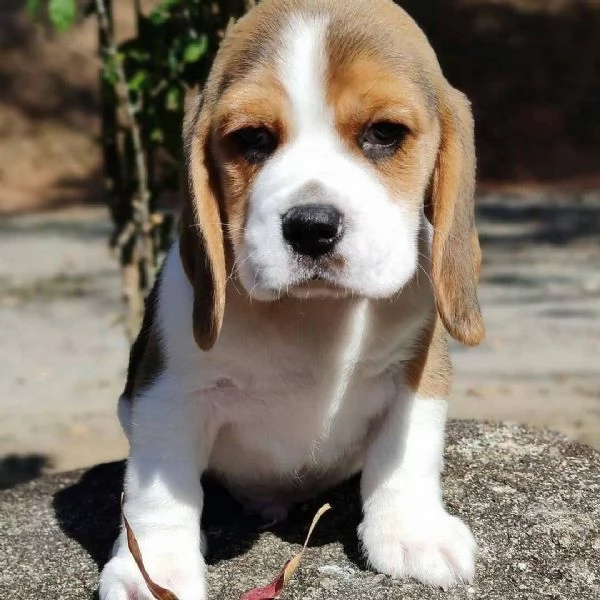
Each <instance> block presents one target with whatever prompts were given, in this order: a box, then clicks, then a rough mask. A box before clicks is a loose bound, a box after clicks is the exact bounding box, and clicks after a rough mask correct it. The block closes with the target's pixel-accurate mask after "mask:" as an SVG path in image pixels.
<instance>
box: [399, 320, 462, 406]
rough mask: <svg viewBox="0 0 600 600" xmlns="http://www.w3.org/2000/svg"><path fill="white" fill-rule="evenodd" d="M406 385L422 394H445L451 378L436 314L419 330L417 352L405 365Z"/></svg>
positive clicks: (444, 336) (441, 331) (444, 335)
mask: <svg viewBox="0 0 600 600" xmlns="http://www.w3.org/2000/svg"><path fill="white" fill-rule="evenodd" d="M406 378H407V382H408V385H409V386H410V387H411V388H412V389H413V390H415V391H416V392H417V393H418V395H419V396H420V397H422V398H447V397H448V395H449V394H450V384H451V380H452V363H451V362H450V356H449V354H448V342H447V340H446V332H445V330H444V327H443V325H442V323H441V321H440V320H439V319H438V318H436V319H435V323H434V325H433V326H432V327H429V328H428V329H427V330H426V331H424V332H423V338H422V340H421V341H420V343H419V346H418V350H417V353H416V355H415V357H414V358H413V360H412V361H411V362H410V363H408V365H407V367H406Z"/></svg>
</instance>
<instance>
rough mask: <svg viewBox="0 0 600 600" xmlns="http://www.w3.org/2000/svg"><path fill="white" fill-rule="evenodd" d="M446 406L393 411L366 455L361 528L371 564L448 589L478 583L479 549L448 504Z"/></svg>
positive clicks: (436, 403) (428, 403)
mask: <svg viewBox="0 0 600 600" xmlns="http://www.w3.org/2000/svg"><path fill="white" fill-rule="evenodd" d="M446 410H447V402H446V400H441V399H430V398H418V397H414V398H407V399H406V401H405V402H403V403H397V404H395V405H394V407H393V409H392V410H391V411H390V413H389V415H388V417H387V419H386V422H385V424H384V425H383V427H382V429H381V432H380V433H379V436H378V438H377V439H376V440H375V442H374V443H373V444H372V445H371V447H370V448H369V450H368V452H367V456H366V459H365V465H364V470H363V476H362V482H361V488H362V490H361V491H362V497H363V503H364V507H363V510H364V520H363V522H362V524H361V525H360V527H359V536H360V538H361V541H362V543H363V546H364V549H365V553H366V557H367V559H368V561H369V563H370V565H371V566H372V567H373V568H374V569H376V570H377V571H380V572H382V573H388V574H390V575H392V576H394V577H415V578H416V579H419V580H420V581H422V582H424V583H427V584H430V585H435V586H439V587H442V588H444V589H446V588H448V587H450V586H451V585H453V584H454V583H455V582H456V581H464V582H470V581H472V579H473V576H474V571H475V564H474V557H475V549H476V544H475V541H474V539H473V536H472V534H471V532H470V531H469V529H468V527H466V526H465V525H464V523H463V522H462V521H460V520H459V519H457V518H456V517H453V516H451V515H449V514H448V513H447V512H446V510H445V508H444V506H443V503H442V495H441V490H440V472H441V470H442V457H443V450H444V425H445V422H446Z"/></svg>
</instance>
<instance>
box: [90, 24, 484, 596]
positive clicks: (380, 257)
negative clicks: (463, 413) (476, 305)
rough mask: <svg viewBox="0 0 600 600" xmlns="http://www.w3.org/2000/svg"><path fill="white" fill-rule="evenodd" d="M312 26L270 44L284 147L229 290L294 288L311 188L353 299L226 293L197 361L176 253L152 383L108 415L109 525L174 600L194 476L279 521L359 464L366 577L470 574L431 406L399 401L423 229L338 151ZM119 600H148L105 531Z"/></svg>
mask: <svg viewBox="0 0 600 600" xmlns="http://www.w3.org/2000/svg"><path fill="white" fill-rule="evenodd" d="M326 26H327V23H326V20H314V19H313V20H306V21H299V20H298V19H294V20H293V21H292V23H291V25H290V28H289V29H288V30H287V32H286V36H285V39H284V41H283V43H282V53H281V64H280V72H281V77H282V80H283V82H284V85H285V87H286V90H287V92H288V94H289V97H290V100H291V103H292V106H293V114H294V118H295V132H294V136H293V139H292V140H291V142H290V143H289V146H288V147H287V148H284V149H283V150H282V151H281V152H278V154H277V156H276V157H274V158H273V159H272V160H271V161H269V162H268V163H267V165H266V166H265V167H264V168H263V169H262V171H261V173H260V174H259V176H258V178H257V181H256V185H255V186H254V189H253V191H252V197H251V199H250V210H249V217H248V223H247V227H246V230H247V233H246V239H245V244H244V249H243V256H241V257H237V258H238V261H237V263H238V265H239V275H240V278H241V280H242V282H243V285H244V286H245V287H246V288H247V289H248V290H249V291H251V293H252V295H253V296H255V297H261V298H265V299H271V300H272V299H274V298H275V297H277V296H280V295H281V292H282V290H285V288H287V287H288V286H290V285H293V284H294V283H296V280H297V278H301V277H302V276H303V275H302V273H301V272H300V271H301V270H300V269H299V266H298V265H297V264H296V262H295V261H296V259H295V258H294V257H293V256H292V255H291V254H290V252H289V251H288V249H287V248H286V247H285V245H284V243H283V240H282V239H281V232H280V217H281V214H282V212H283V211H285V210H286V209H287V208H289V207H290V206H292V205H293V204H294V203H296V202H298V201H300V202H301V201H302V199H301V198H300V199H299V198H298V190H301V189H302V187H303V186H304V185H305V184H307V183H309V182H314V181H317V182H318V183H319V184H320V185H321V189H322V190H324V192H323V193H324V194H326V195H327V198H326V199H325V200H327V201H331V202H333V203H335V204H336V206H338V208H339V209H340V210H342V211H343V212H344V214H345V216H346V220H347V231H346V235H345V237H344V239H343V240H342V242H341V246H340V252H341V253H342V254H343V256H344V258H345V267H344V268H343V269H342V270H341V271H338V272H333V271H332V272H331V273H330V277H331V279H332V281H335V283H336V284H338V285H339V286H340V287H345V288H349V289H350V290H352V291H353V292H354V295H352V296H345V297H340V298H320V299H316V298H308V299H305V300H299V299H297V298H291V297H290V296H286V295H283V296H282V297H281V299H280V300H278V301H277V302H273V303H272V304H271V305H270V306H269V311H268V312H265V310H264V307H265V305H264V304H263V303H248V302H247V299H246V298H245V295H244V294H243V293H241V292H239V290H237V289H236V288H235V286H234V284H233V283H230V284H229V286H228V289H227V304H226V309H225V317H224V324H223V329H222V331H221V335H220V337H219V339H218V341H217V343H216V345H215V347H214V348H213V349H212V350H211V351H210V352H208V353H202V352H201V351H200V350H199V349H198V347H197V346H196V344H195V342H194V338H193V334H192V327H191V315H192V302H193V291H192V288H191V286H190V283H189V281H188V280H187V278H186V276H185V274H184V271H183V268H182V265H181V262H180V258H179V253H178V250H177V247H174V248H173V249H172V250H171V252H170V253H169V255H168V257H167V260H166V264H165V267H164V270H163V276H162V281H161V285H160V289H159V296H158V305H157V312H156V319H157V324H158V327H159V332H160V337H161V342H162V350H163V353H164V358H165V362H166V364H165V369H164V371H163V372H162V374H161V375H160V376H159V377H158V378H157V379H156V380H155V381H154V382H153V383H152V384H151V385H150V386H148V387H147V388H146V389H145V390H144V391H143V392H142V393H141V394H140V395H139V396H138V397H136V398H135V400H134V402H133V406H132V409H128V408H127V407H126V405H125V406H121V408H120V417H121V420H122V422H123V427H124V430H125V431H126V433H127V434H128V437H129V440H130V444H131V453H130V458H129V461H128V465H127V471H126V477H125V498H126V502H125V506H124V511H125V514H126V516H127V518H128V520H129V522H130V524H131V526H132V527H133V529H134V531H135V533H136V535H137V537H138V541H139V544H140V548H141V551H142V554H143V556H144V560H145V563H146V566H147V569H148V571H149V573H150V575H151V577H153V578H154V579H155V580H156V581H157V583H159V584H161V585H163V586H165V587H169V588H170V589H171V590H172V591H173V592H174V593H175V594H176V595H177V596H178V597H179V598H180V600H204V599H205V598H206V597H207V596H206V594H207V592H206V584H205V566H204V560H203V558H202V555H201V547H202V545H203V544H202V536H201V532H200V526H199V523H200V517H201V514H202V506H203V494H202V489H201V485H200V475H201V474H202V472H203V471H205V470H207V469H211V470H214V471H217V472H219V474H220V475H221V476H222V477H223V479H224V481H225V482H226V484H227V485H228V486H229V487H230V489H231V490H232V492H233V493H234V494H235V495H236V496H238V497H241V498H244V499H246V500H249V501H250V503H254V504H256V505H262V504H264V503H265V502H266V503H269V502H270V503H272V504H273V503H275V505H277V504H280V505H281V506H287V505H289V504H290V503H292V502H294V501H298V500H300V499H302V498H304V497H306V496H310V495H312V494H314V493H315V492H316V491H318V490H320V489H323V488H326V487H330V486H331V485H332V484H334V483H335V482H337V481H340V480H343V479H345V478H347V477H348V476H350V475H352V474H353V473H355V472H357V471H358V470H360V469H361V468H362V467H363V465H364V473H363V483H362V492H363V498H364V509H365V520H364V522H363V524H362V525H361V528H360V535H361V539H362V543H363V545H364V547H365V552H366V555H367V558H368V560H369V562H370V563H371V564H372V565H373V566H374V567H375V568H377V569H378V570H380V571H382V572H384V573H388V574H390V575H393V576H402V577H404V576H413V577H416V578H418V579H420V580H421V581H424V582H427V583H432V584H436V585H442V586H448V585H450V584H452V583H454V582H455V581H457V580H461V579H464V580H469V579H470V578H471V577H472V571H473V551H474V546H473V541H472V537H471V536H470V533H469V531H468V529H467V528H466V527H465V526H464V525H463V524H462V523H461V522H460V521H458V520H457V519H455V518H453V517H450V516H449V515H448V514H447V513H446V512H445V510H444V508H443V505H442V502H441V495H440V486H439V472H440V469H441V455H442V450H443V428H444V421H445V402H444V401H443V400H441V399H438V400H431V399H429V400H428V399H419V398H415V397H414V395H413V393H412V392H411V391H410V390H409V389H408V388H407V387H406V385H405V381H404V378H403V374H402V368H401V366H402V363H403V362H406V361H409V360H410V359H411V358H412V357H413V356H414V351H415V344H416V342H417V340H418V338H419V336H420V334H421V332H422V331H423V328H424V327H425V326H426V324H427V322H428V320H429V319H430V318H431V315H432V313H433V310H434V303H433V294H432V290H431V287H430V284H429V281H428V278H426V277H423V278H421V279H420V280H418V281H417V283H416V284H414V285H413V284H411V285H406V283H407V282H408V281H409V280H411V278H412V276H413V274H414V272H415V269H416V267H417V237H418V232H419V231H420V230H424V219H423V217H422V215H419V216H417V217H410V216H409V215H408V214H407V213H406V212H405V211H404V210H403V209H402V208H401V205H402V203H401V202H398V201H397V200H398V199H394V200H395V201H392V198H391V197H390V195H389V192H388V190H386V189H385V187H384V186H383V185H382V184H381V183H380V181H379V180H378V179H377V177H376V176H375V175H374V173H373V172H371V171H370V170H369V169H368V168H366V167H365V166H363V165H362V164H359V163H358V162H357V161H356V160H355V159H353V158H352V157H351V156H349V155H348V154H347V153H346V152H345V151H344V149H343V148H342V146H341V143H340V142H339V140H338V139H337V138H336V134H335V131H334V129H333V124H332V122H331V118H330V115H329V113H328V109H327V107H326V106H325V103H324V99H323V98H324V94H323V93H322V88H323V85H322V71H321V67H320V65H321V64H322V62H323V61H322V56H321V55H322V52H323V38H324V33H325V30H326ZM367 206H368V208H367ZM425 237H427V236H425ZM420 251H421V252H422V253H425V254H427V253H428V251H429V248H428V247H427V245H425V246H423V245H422V247H421V248H420ZM424 264H426V263H424ZM425 268H427V267H425ZM412 282H413V283H414V282H415V280H414V279H413V280H412ZM403 286H404V289H403V291H402V294H401V295H397V292H398V291H399V290H401V289H402V288H403ZM392 296H393V299H389V298H390V297H392ZM376 298H388V300H377V299H376ZM392 316H393V318H392ZM126 402H128V400H125V399H124V400H122V402H121V404H122V405H123V404H124V403H126ZM377 423H379V424H380V425H379V429H377V428H376V426H375V424H377ZM381 424H382V425H381ZM374 428H375V429H374ZM374 433H375V436H374V437H373V434H374ZM269 510H271V509H269ZM277 514H280V513H277ZM132 598H137V599H147V598H148V599H149V598H151V595H150V594H149V592H148V590H147V589H146V586H145V584H144V582H143V581H142V579H141V577H140V575H139V572H138V569H137V567H136V565H135V564H134V562H133V559H132V558H131V556H130V555H129V553H128V550H127V545H126V541H125V538H124V536H123V534H121V536H120V537H119V539H118V540H117V542H116V544H115V548H114V555H113V558H112V559H111V560H110V561H109V563H108V564H107V566H106V567H105V569H104V571H103V573H102V577H101V585H100V600H126V599H132Z"/></svg>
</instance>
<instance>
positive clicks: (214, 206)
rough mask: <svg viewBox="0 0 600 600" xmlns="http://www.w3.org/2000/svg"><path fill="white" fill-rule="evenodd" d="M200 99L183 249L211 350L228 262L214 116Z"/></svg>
mask: <svg viewBox="0 0 600 600" xmlns="http://www.w3.org/2000/svg"><path fill="white" fill-rule="evenodd" d="M200 104H201V100H200V99H199V98H195V99H192V100H191V101H190V102H188V103H187V106H186V118H185V123H184V143H185V152H186V156H185V166H186V179H187V181H186V182H185V183H184V186H183V187H184V190H185V198H184V206H183V211H182V218H181V231H180V237H179V254H180V256H181V262H182V264H183V268H184V270H185V273H186V275H187V277H188V279H189V280H190V282H191V284H192V286H193V288H194V308H193V315H192V320H193V329H194V339H195V340H196V344H198V346H199V347H200V348H201V349H202V350H210V348H212V347H213V346H214V344H215V342H216V341H217V338H218V337H219V332H220V331H221V325H222V323H223V313H224V309H225V283H226V279H227V275H226V263H225V246H224V238H223V227H222V225H221V214H220V209H219V197H218V195H219V193H218V185H217V181H216V177H215V173H214V169H213V165H212V161H211V156H212V153H211V149H210V144H211V140H210V118H209V115H208V114H207V113H208V111H207V110H206V108H205V107H202V106H199V105H200Z"/></svg>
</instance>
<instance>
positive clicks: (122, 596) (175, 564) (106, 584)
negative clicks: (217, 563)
mask: <svg viewBox="0 0 600 600" xmlns="http://www.w3.org/2000/svg"><path fill="white" fill-rule="evenodd" d="M138 544H139V546H140V551H141V554H142V558H143V560H144V566H145V567H146V571H147V572H148V575H149V576H150V578H151V579H152V581H154V583H157V584H158V585H161V586H162V587H164V588H167V589H169V590H171V591H172V592H173V593H174V594H175V595H176V596H177V597H178V598H179V600H206V598H207V592H206V576H205V570H206V569H205V564H204V559H203V558H202V554H201V553H200V548H198V547H194V545H193V544H192V545H190V544H189V543H188V542H187V541H183V540H180V541H179V543H178V542H177V537H176V536H175V537H171V538H169V533H168V532H167V533H165V535H164V537H161V538H160V539H159V538H158V537H152V538H146V539H144V538H139V539H138ZM99 596H100V600H152V599H153V598H154V596H153V595H152V594H151V593H150V590H149V589H148V586H147V585H146V582H145V581H144V579H143V577H142V575H141V573H140V570H139V568H138V566H137V565H136V563H135V561H134V560H133V557H132V556H131V554H130V552H129V549H128V548H127V543H126V542H124V540H123V536H121V538H119V540H118V541H117V546H116V548H115V553H114V555H113V557H112V558H111V559H110V560H109V561H108V563H106V566H105V567H104V569H103V570H102V574H101V576H100V588H99Z"/></svg>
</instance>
